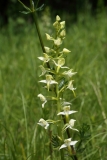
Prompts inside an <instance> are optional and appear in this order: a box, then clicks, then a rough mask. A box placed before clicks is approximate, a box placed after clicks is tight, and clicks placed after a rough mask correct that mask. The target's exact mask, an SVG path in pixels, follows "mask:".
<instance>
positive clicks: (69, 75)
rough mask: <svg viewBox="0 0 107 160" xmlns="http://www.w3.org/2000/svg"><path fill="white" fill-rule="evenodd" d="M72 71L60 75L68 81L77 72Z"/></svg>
mask: <svg viewBox="0 0 107 160" xmlns="http://www.w3.org/2000/svg"><path fill="white" fill-rule="evenodd" d="M72 71H73V69H69V70H68V71H65V72H63V73H62V74H63V75H64V76H66V77H67V78H68V79H70V78H71V77H72V76H73V75H75V74H76V73H77V72H72Z"/></svg>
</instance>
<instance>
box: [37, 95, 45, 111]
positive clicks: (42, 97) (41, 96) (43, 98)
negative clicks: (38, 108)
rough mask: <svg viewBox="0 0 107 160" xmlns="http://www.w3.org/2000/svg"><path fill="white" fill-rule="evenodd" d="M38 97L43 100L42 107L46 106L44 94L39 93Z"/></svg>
mask: <svg viewBox="0 0 107 160" xmlns="http://www.w3.org/2000/svg"><path fill="white" fill-rule="evenodd" d="M38 97H39V98H40V100H41V101H42V102H43V104H42V108H44V105H45V103H46V102H47V100H46V98H45V97H44V96H43V95H42V94H38Z"/></svg>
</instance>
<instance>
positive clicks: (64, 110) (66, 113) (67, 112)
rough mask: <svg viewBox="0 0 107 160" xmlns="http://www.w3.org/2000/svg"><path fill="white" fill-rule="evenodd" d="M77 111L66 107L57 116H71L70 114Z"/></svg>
mask: <svg viewBox="0 0 107 160" xmlns="http://www.w3.org/2000/svg"><path fill="white" fill-rule="evenodd" d="M76 112H77V111H70V106H64V107H63V112H59V113H58V114H57V115H58V116H59V115H66V116H68V115H70V114H73V113H76Z"/></svg>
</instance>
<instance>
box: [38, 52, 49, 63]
mask: <svg viewBox="0 0 107 160" xmlns="http://www.w3.org/2000/svg"><path fill="white" fill-rule="evenodd" d="M43 55H44V57H38V58H39V59H40V60H41V61H43V62H44V63H47V62H49V60H50V59H51V57H50V56H48V54H46V53H43Z"/></svg>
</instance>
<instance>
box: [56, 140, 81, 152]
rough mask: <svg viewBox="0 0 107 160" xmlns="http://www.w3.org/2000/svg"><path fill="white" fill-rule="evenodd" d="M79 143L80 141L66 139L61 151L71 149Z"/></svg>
mask: <svg viewBox="0 0 107 160" xmlns="http://www.w3.org/2000/svg"><path fill="white" fill-rule="evenodd" d="M77 142H78V141H71V138H69V139H65V140H64V144H63V145H62V146H61V147H60V148H59V149H62V148H66V147H68V148H69V147H70V146H74V145H75V144H76V143H77Z"/></svg>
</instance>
